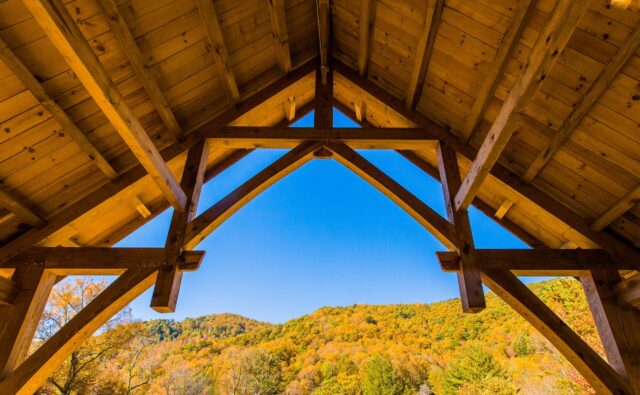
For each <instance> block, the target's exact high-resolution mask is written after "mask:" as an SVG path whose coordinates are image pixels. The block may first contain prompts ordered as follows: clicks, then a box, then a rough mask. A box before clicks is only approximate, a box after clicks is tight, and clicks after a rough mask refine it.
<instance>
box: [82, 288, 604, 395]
mask: <svg viewBox="0 0 640 395" xmlns="http://www.w3.org/2000/svg"><path fill="white" fill-rule="evenodd" d="M530 288H531V289H532V290H533V292H534V293H536V294H537V295H538V296H540V297H541V299H542V300H543V301H544V302H545V303H546V304H547V305H549V306H550V307H551V308H552V309H553V310H554V311H555V312H557V313H558V314H559V315H560V316H561V317H562V318H563V319H564V320H565V322H567V324H568V325H569V326H571V327H572V328H573V329H574V330H576V332H577V333H578V334H579V335H581V336H582V337H583V338H584V339H585V340H586V341H587V342H588V343H589V344H591V345H592V346H594V348H595V349H596V350H598V352H600V353H601V354H602V346H601V344H600V342H599V339H598V336H597V332H596V329H595V326H594V323H593V320H592V318H591V314H590V312H589V309H588V305H587V303H586V301H585V298H584V293H583V291H582V288H581V286H580V283H579V282H577V281H575V280H573V279H559V280H553V281H545V282H541V283H536V284H533V285H531V286H530ZM487 305H488V307H487V309H486V310H485V311H483V312H481V313H479V314H462V313H461V307H460V301H459V300H458V299H453V300H448V301H444V302H439V303H433V304H403V305H352V306H348V307H324V308H321V309H319V310H317V311H315V312H313V313H311V314H309V315H305V316H303V317H300V318H296V319H293V320H290V321H288V322H286V323H284V324H278V325H274V324H269V323H264V322H258V321H255V320H252V319H249V318H245V317H242V316H238V315H233V314H221V315H207V316H203V317H198V318H190V319H186V320H184V321H180V322H176V321H170V320H152V321H147V322H142V323H134V324H128V325H124V326H122V327H121V328H120V327H118V328H116V329H114V331H118V330H120V331H123V330H125V329H124V328H127V327H133V326H135V327H137V328H138V329H137V331H136V332H135V336H134V337H133V339H132V340H131V341H129V342H128V346H127V348H126V350H123V351H121V352H118V353H116V354H115V355H114V357H113V358H109V359H108V360H105V361H103V362H101V365H100V366H99V369H98V371H99V372H100V374H99V375H100V377H99V380H97V381H99V382H101V383H102V389H100V388H98V389H95V388H94V390H92V392H94V393H118V392H122V393H126V392H127V388H128V389H131V387H132V383H138V384H140V385H139V386H138V387H137V388H134V391H132V392H134V393H154V394H155V393H159V394H160V393H161V394H164V393H168V394H169V393H170V394H198V393H215V394H238V395H242V394H280V393H287V394H315V395H323V394H366V395H369V394H418V393H419V394H430V393H436V394H455V393H461V394H492V395H495V394H513V393H516V392H518V393H521V394H545V393H548V394H551V393H553V394H557V393H589V392H591V389H590V388H589V386H588V385H587V384H586V382H585V381H584V380H583V379H582V378H581V377H580V375H579V374H578V373H577V372H576V371H575V369H573V367H571V366H570V365H569V363H568V362H567V361H566V360H565V359H564V358H563V357H562V356H561V355H560V354H559V353H558V352H557V351H556V350H555V349H554V348H553V346H551V345H550V344H549V343H548V342H547V341H546V340H545V339H544V338H543V337H542V336H540V335H539V334H538V333H537V332H536V331H535V330H534V329H533V328H532V327H531V326H530V325H529V324H528V323H526V322H525V321H524V320H523V319H522V318H520V317H519V316H518V315H517V314H516V313H515V312H513V311H512V310H511V309H510V308H509V307H508V306H507V305H505V304H504V303H503V302H502V301H500V300H499V298H497V297H496V296H495V295H493V294H488V295H487ZM127 383H128V384H127ZM125 384H126V385H125ZM105 386H106V387H107V388H108V389H105ZM101 391H104V392H101Z"/></svg>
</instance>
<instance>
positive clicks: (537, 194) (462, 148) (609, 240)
mask: <svg viewBox="0 0 640 395" xmlns="http://www.w3.org/2000/svg"><path fill="white" fill-rule="evenodd" d="M333 67H334V71H336V72H338V73H339V74H340V75H342V76H344V77H345V78H346V79H348V80H349V81H351V83H353V84H355V85H356V86H358V87H359V88H360V89H362V91H363V92H365V93H366V94H368V95H370V96H371V97H373V98H375V99H376V100H378V101H380V102H381V103H383V104H384V105H386V106H387V107H388V110H392V111H395V112H396V113H398V114H399V115H401V116H403V117H404V118H406V119H407V120H409V121H411V122H413V123H414V124H416V125H417V126H419V127H421V128H424V129H425V130H427V131H428V132H430V133H431V134H432V138H434V139H438V140H440V141H441V142H444V143H445V144H446V145H448V146H450V147H451V148H453V149H455V150H456V152H458V154H461V155H462V156H463V157H465V158H467V159H468V160H471V161H472V160H473V159H474V158H475V157H476V156H477V151H476V150H475V149H474V148H473V147H471V146H469V145H465V144H461V143H460V141H459V140H458V138H457V137H456V136H455V135H454V134H453V133H451V132H450V131H447V130H446V129H444V128H443V127H442V126H440V125H438V124H436V123H435V122H434V121H432V120H431V119H429V118H428V117H426V116H424V115H423V114H421V113H419V112H417V111H412V110H409V109H407V108H406V107H405V105H404V103H403V102H402V101H401V100H398V98H396V97H395V96H393V95H392V94H390V93H389V92H387V91H385V90H383V89H382V88H380V87H379V86H377V85H376V84H374V83H373V82H371V81H369V80H368V79H365V78H361V77H360V76H359V75H358V72H357V71H354V70H352V69H351V68H350V67H349V66H346V65H345V64H344V63H342V62H340V61H339V60H337V59H335V58H333ZM491 175H492V176H494V177H495V179H496V180H498V181H500V182H501V183H502V184H503V185H505V186H508V187H509V188H511V189H512V190H514V191H515V192H517V193H518V194H519V195H521V199H527V200H529V201H530V202H532V203H533V204H535V205H537V206H538V207H540V209H542V210H544V211H546V212H547V213H549V214H550V215H551V216H553V217H555V218H557V219H558V220H559V221H562V222H563V223H565V224H566V225H567V226H569V227H570V228H571V229H572V230H575V231H576V232H578V233H579V234H581V235H583V236H584V237H585V238H587V239H590V240H591V241H593V242H594V243H596V244H598V245H599V246H600V247H602V248H603V249H605V250H607V251H608V252H609V253H610V254H611V255H612V256H613V257H615V258H616V259H618V260H621V261H623V262H626V263H630V262H637V261H638V260H640V253H639V252H638V251H637V250H636V249H634V248H633V247H630V246H629V245H627V243H626V242H624V241H622V240H620V239H618V238H617V237H615V236H613V235H611V234H609V233H607V232H602V231H594V230H593V229H591V227H590V222H589V221H587V219H586V218H584V217H581V216H580V215H578V214H577V213H576V212H575V211H573V210H571V209H570V208H568V207H567V206H565V205H564V204H562V203H560V202H558V200H557V199H554V198H552V197H551V196H549V195H548V194H546V193H545V192H542V191H541V190H540V189H538V188H537V187H535V186H534V185H532V184H529V183H526V182H524V181H522V179H521V178H520V177H519V176H518V175H517V174H515V173H514V172H512V171H511V170H509V169H508V168H506V167H505V166H503V165H501V164H499V163H498V164H496V165H495V166H494V167H493V168H492V169H491Z"/></svg>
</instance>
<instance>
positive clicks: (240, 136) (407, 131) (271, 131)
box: [206, 126, 437, 150]
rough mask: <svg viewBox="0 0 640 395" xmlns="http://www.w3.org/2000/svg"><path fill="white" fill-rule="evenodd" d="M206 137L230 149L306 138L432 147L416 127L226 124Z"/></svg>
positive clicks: (285, 144) (284, 143)
mask: <svg viewBox="0 0 640 395" xmlns="http://www.w3.org/2000/svg"><path fill="white" fill-rule="evenodd" d="M206 137H207V139H209V140H210V141H214V142H216V143H220V144H224V145H226V146H229V147H231V148H292V147H295V146H297V145H298V144H300V143H301V142H303V141H306V140H319V141H325V142H329V141H342V142H344V143H346V144H348V145H349V146H350V147H352V148H354V149H414V150H415V149H425V148H430V147H435V146H436V144H437V140H433V136H432V134H431V133H429V132H427V131H426V130H424V129H419V128H311V127H304V128H297V127H296V128H290V127H251V126H227V127H223V128H219V129H215V130H211V131H210V132H208V133H207V134H206Z"/></svg>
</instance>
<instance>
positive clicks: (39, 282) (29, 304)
mask: <svg viewBox="0 0 640 395" xmlns="http://www.w3.org/2000/svg"><path fill="white" fill-rule="evenodd" d="M12 281H13V283H15V284H16V286H17V287H18V288H19V291H18V293H17V295H16V298H15V302H14V303H13V305H12V306H10V307H9V308H8V310H7V314H6V315H3V317H2V320H3V321H4V325H3V328H2V331H1V332H0V344H2V347H0V380H1V379H2V378H3V377H5V376H6V375H7V374H9V373H11V372H13V371H14V370H15V368H16V367H17V366H18V365H19V364H20V363H21V362H22V361H23V360H24V359H25V358H26V357H27V352H28V351H29V346H30V345H31V342H32V340H33V336H34V334H35V332H36V328H37V327H38V324H39V322H40V317H41V316H42V312H43V311H44V308H45V306H46V304H47V300H48V298H49V294H50V293H51V288H53V285H54V284H55V281H56V275H55V274H53V273H49V272H47V271H46V270H44V268H42V267H38V266H33V265H31V266H21V267H20V268H19V269H18V270H16V271H15V273H14V274H13V277H12Z"/></svg>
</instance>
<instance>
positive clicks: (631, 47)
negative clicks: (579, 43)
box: [522, 22, 640, 182]
mask: <svg viewBox="0 0 640 395" xmlns="http://www.w3.org/2000/svg"><path fill="white" fill-rule="evenodd" d="M639 46H640V22H639V23H636V25H635V27H634V28H633V30H632V31H631V33H630V34H629V36H628V37H627V39H626V40H625V41H624V42H623V43H622V46H621V47H620V49H619V50H618V52H617V53H616V54H615V55H614V57H613V58H612V59H611V61H610V62H609V63H608V64H607V65H606V67H605V68H604V70H602V72H601V73H600V75H599V76H598V78H597V79H596V80H595V81H594V82H593V84H592V85H591V87H590V88H589V91H588V92H587V93H586V94H585V95H584V96H583V97H582V100H580V102H579V103H578V104H577V105H576V106H574V107H573V110H572V111H571V114H569V117H568V118H567V119H566V120H565V121H564V122H563V123H562V126H560V129H559V130H558V131H557V132H556V133H555V134H554V135H553V137H552V138H551V141H550V142H549V145H548V146H547V147H546V148H545V149H543V150H542V152H540V154H538V156H537V157H536V159H535V160H534V161H533V163H531V166H529V169H527V171H526V172H525V174H524V176H523V177H522V178H523V179H524V180H525V181H527V182H531V181H533V179H534V178H535V177H536V176H537V175H538V174H539V173H540V171H541V170H542V169H543V168H544V167H545V166H546V164H547V163H549V161H550V160H551V158H553V156H554V155H555V153H556V152H557V151H558V150H559V149H560V147H562V145H563V144H564V143H565V142H566V141H567V139H568V138H569V136H570V135H571V133H572V132H573V131H574V129H575V128H576V127H577V126H578V125H579V124H580V123H581V122H582V120H583V119H584V118H585V117H586V116H587V114H588V113H589V111H590V110H591V107H593V105H594V104H596V102H597V101H598V100H599V99H600V97H601V96H602V94H603V93H604V92H605V90H607V88H609V87H610V86H611V83H612V82H613V80H614V79H615V78H616V77H617V76H618V73H619V72H620V70H621V69H622V67H624V65H625V64H627V62H628V60H629V59H630V58H631V57H632V56H633V55H634V54H635V53H636V50H637V49H638V47H639Z"/></svg>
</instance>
